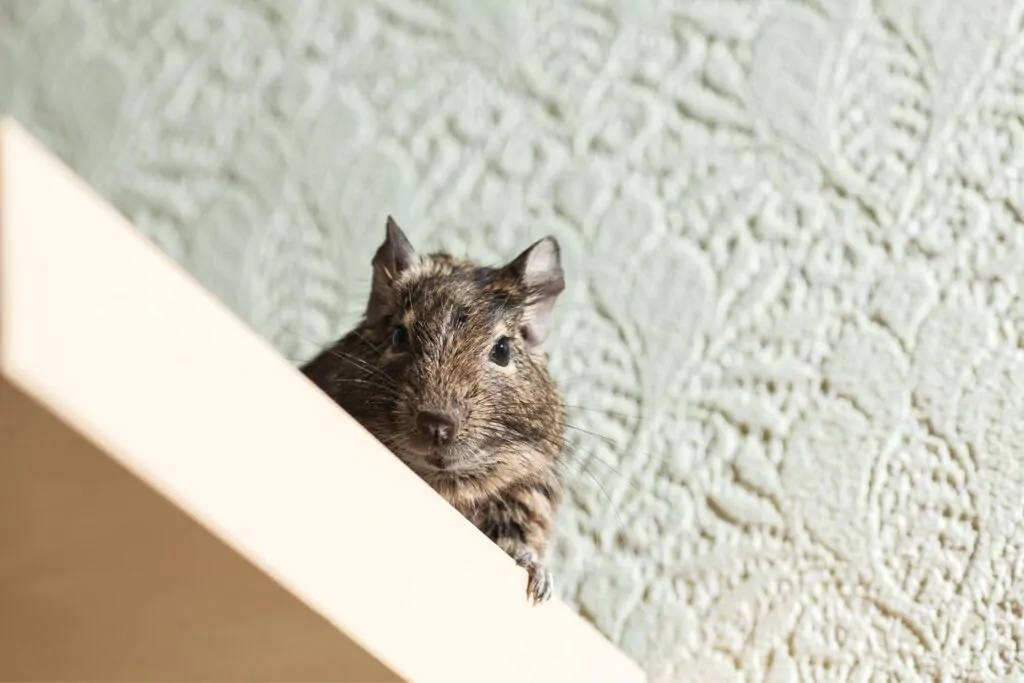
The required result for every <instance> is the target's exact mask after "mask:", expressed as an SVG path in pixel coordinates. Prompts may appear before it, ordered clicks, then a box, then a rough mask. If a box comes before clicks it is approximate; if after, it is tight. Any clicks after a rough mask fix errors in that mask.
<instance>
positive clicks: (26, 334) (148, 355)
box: [0, 120, 644, 683]
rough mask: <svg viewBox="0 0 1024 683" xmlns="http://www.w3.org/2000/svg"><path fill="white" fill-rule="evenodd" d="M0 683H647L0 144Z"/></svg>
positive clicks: (38, 162)
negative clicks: (537, 599) (530, 593)
mask: <svg viewBox="0 0 1024 683" xmlns="http://www.w3.org/2000/svg"><path fill="white" fill-rule="evenodd" d="M0 374H2V377H0V679H4V680H136V681H138V680H338V681H378V680H380V681H391V680H411V681H438V682H442V681H443V682H445V683H448V682H452V681H472V682H474V683H486V682H490V681H502V680H507V681H517V682H519V681H523V682H527V681H557V682H559V683H567V682H571V681H586V682H588V683H589V682H592V681H629V682H632V681H642V680H644V676H643V674H642V673H641V671H640V670H639V669H638V667H637V666H636V665H635V664H634V663H633V662H631V661H630V660H629V659H627V658H626V657H625V656H624V655H623V654H622V653H620V652H619V651H618V650H616V649H615V648H614V647H613V646H612V645H611V644H610V643H608V642H607V641H606V640H605V639H604V638H603V637H602V636H601V635H600V634H599V633H597V632H596V631H595V630H594V629H593V628H592V627H591V626H589V625H588V624H587V623H586V622H584V621H583V620H582V619H580V618H579V617H577V616H576V615H575V614H574V613H573V612H572V611H571V610H570V609H568V608H567V607H566V606H565V605H563V604H561V603H559V602H557V601H554V602H552V603H549V604H546V605H542V606H540V607H534V606H532V605H531V604H530V603H528V601H527V600H526V596H525V585H526V575H525V573H524V572H523V571H522V570H521V569H519V568H518V567H516V566H515V565H514V563H513V562H512V561H511V560H509V559H508V558H507V557H506V556H505V555H504V553H502V552H501V550H499V549H498V548H497V547H496V546H494V545H493V544H492V543H490V542H489V541H488V540H487V539H486V538H485V537H484V536H483V535H482V534H480V533H479V532H477V530H476V529H474V528H473V527H472V526H471V525H470V524H469V523H468V522H467V521H466V520H464V519H463V518H462V517H461V515H459V514H458V513H457V512H456V511H455V510H454V509H452V508H451V507H449V506H448V505H447V504H446V503H445V502H444V501H443V500H441V499H440V498H439V497H438V496H436V495H435V494H434V493H433V492H432V491H431V490H430V489H429V488H428V487H427V486H426V485H425V484H424V483H423V482H421V481H420V480H419V479H418V478H417V477H416V476H415V475H413V474H412V473H411V472H410V471H409V470H407V469H406V468H405V467H404V466H403V465H401V464H400V463H399V462H398V461H397V460H396V459H395V458H394V457H393V456H391V455H390V453H388V452H387V450H385V448H384V447H383V446H381V445H380V444H379V443H378V442H377V441H376V440H375V439H373V437H372V436H370V435H369V434H368V433H367V432H365V431H364V430H363V429H362V428H361V427H360V426H359V425H358V424H356V423H355V421H354V420H352V419H351V418H350V417H349V416H348V415H347V414H345V413H344V412H343V411H341V410H340V409H339V408H337V407H336V406H335V405H334V404H333V403H332V402H331V401H329V400H328V399H327V398H326V397H324V396H323V395H322V394H321V393H320V392H319V391H318V390H316V389H315V388H314V387H313V386H312V385H311V384H310V383H309V382H307V381H306V379H305V378H304V377H302V375H301V374H300V373H299V372H298V371H297V370H295V369H294V368H293V367H292V366H291V365H290V364H288V362H287V361H285V360H284V359H283V358H281V357H280V356H279V355H278V354H277V353H276V352H275V351H274V350H273V349H272V348H271V347H270V346H269V345H268V344H266V343H264V342H263V341H262V340H260V339H259V338H257V337H256V335H254V334H253V333H252V332H251V331H250V330H249V329H248V328H247V327H246V326H245V325H244V324H243V323H242V322H240V321H239V320H237V319H236V318H235V317H234V316H233V315H232V314H231V313H229V312H228V311H227V309H226V308H225V307H224V306H223V305H221V304H220V303H219V302H218V301H217V300H215V299H214V298H213V297H212V296H211V295H209V294H208V293H207V292H205V291H204V290H202V288H201V287H199V285H198V284H196V283H195V282H194V281H193V280H192V279H191V278H190V277H189V276H188V275H187V274H186V273H185V272H184V271H183V270H182V269H180V268H179V267H177V266H176V265H175V264H173V263H172V262H171V261H170V260H169V259H167V258H166V257H165V256H164V255H163V254H161V253H160V252H159V251H158V250H157V249H156V248H154V247H153V246H152V245H150V244H149V243H148V242H147V241H146V240H145V239H143V238H142V237H141V236H140V235H139V234H138V233H137V232H136V230H134V228H133V227H132V226H131V225H130V224H128V222H127V221H126V220H125V219H124V218H123V217H121V216H120V215H119V214H118V213H116V212H115V211H114V210H113V209H112V208H110V207H109V206H108V205H107V204H106V203H105V202H103V201H102V200H101V199H99V198H98V197H97V196H96V195H95V194H94V193H93V192H92V191H90V190H89V189H88V188H87V187H86V186H85V185H84V183H83V182H82V181H81V180H79V179H78V178H76V177H75V176H74V174H72V173H71V172H70V171H69V170H68V169H66V168H65V167H64V166H63V165H62V164H60V163H59V162H58V161H57V160H56V159H55V158H54V157H53V155H51V154H50V153H49V152H48V151H46V150H45V149H43V148H42V147H41V146H40V145H38V144H37V143H36V142H35V141H34V140H32V139H31V138H30V137H29V136H28V135H27V134H26V133H25V132H24V131H23V130H22V129H21V128H20V127H19V126H18V125H17V124H15V123H14V122H13V121H11V120H6V121H4V122H3V123H2V124H0Z"/></svg>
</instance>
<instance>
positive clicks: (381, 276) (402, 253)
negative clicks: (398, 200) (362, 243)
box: [367, 216, 420, 311]
mask: <svg viewBox="0 0 1024 683" xmlns="http://www.w3.org/2000/svg"><path fill="white" fill-rule="evenodd" d="M385 233H386V235H385V238H384V243H383V244H382V245H380V247H379V248H378V249H377V252H376V253H375V254H374V255H373V283H372V285H371V289H370V301H369V304H368V308H367V310H368V311H372V310H374V309H375V308H377V307H379V306H380V305H381V304H382V303H383V302H384V301H386V300H387V299H388V297H389V295H390V293H391V290H392V286H393V284H394V281H395V280H397V279H398V277H399V276H400V275H401V274H402V273H403V272H405V271H406V270H408V269H409V268H412V267H413V266H415V265H416V264H417V263H419V260H420V257H419V256H418V255H417V254H416V250H415V249H413V247H412V243H410V242H409V238H408V237H406V236H405V233H404V232H402V229H401V228H400V227H398V223H396V222H395V219H393V218H392V217H391V216H388V220H387V224H386V226H385Z"/></svg>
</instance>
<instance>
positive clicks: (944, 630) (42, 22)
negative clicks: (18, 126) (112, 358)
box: [0, 0, 1024, 681]
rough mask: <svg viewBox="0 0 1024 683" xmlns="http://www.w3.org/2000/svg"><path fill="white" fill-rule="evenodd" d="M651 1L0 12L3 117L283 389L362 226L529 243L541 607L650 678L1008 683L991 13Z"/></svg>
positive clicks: (1006, 313)
mask: <svg viewBox="0 0 1024 683" xmlns="http://www.w3.org/2000/svg"><path fill="white" fill-rule="evenodd" d="M670 4H672V3H665V2H657V0H646V1H639V2H638V1H636V0H606V1H605V2H597V1H592V2H543V1H540V0H524V1H523V2H502V1H500V0H486V1H482V0H421V1H419V2H416V1H414V0H372V1H371V0H358V1H357V0H353V1H351V2H330V1H327V0H322V1H316V0H305V1H302V2H287V3H286V2H270V1H259V2H257V1H249V2H243V1H241V0H232V1H229V0H225V1H220V2H208V1H207V0H178V1H176V2H173V3H164V2H158V1H156V0H120V1H114V0H110V1H107V2H103V3H99V2H85V1H75V2H72V1H53V0H5V1H4V2H3V3H2V4H0V110H3V111H6V112H11V113H13V114H14V115H15V116H16V117H17V118H19V120H21V121H22V122H23V123H24V124H25V125H26V126H27V127H28V128H29V129H30V130H31V131H32V132H33V133H34V134H35V135H37V136H39V137H40V138H41V139H42V140H43V141H44V142H46V143H47V144H49V145H50V146H52V147H53V148H54V149H55V150H56V151H57V152H58V153H59V154H60V155H61V156H62V157H63V158H64V159H66V160H67V161H68V162H69V163H70V164H71V165H72V166H73V167H74V168H75V170H76V171H78V172H79V173H80V174H81V175H83V176H84V177H85V178H86V179H87V180H88V181H89V182H90V183H92V184H93V185H94V186H95V187H96V188H97V189H98V190H99V191H100V192H101V193H102V194H104V195H105V196H106V197H108V198H109V199H110V200H112V201H113V202H114V204H115V205H116V206H117V207H118V208H119V209H121V210H122V211H123V212H124V213H125V214H127V215H128V216H129V217H130V218H131V219H132V220H133V221H134V222H135V223H136V224H137V225H138V226H139V227H140V228H141V229H142V230H143V231H144V232H145V233H146V234H147V235H148V236H149V237H151V238H152V239H153V240H154V241H155V242H156V243H157V244H159V245H160V247H162V248H163V249H164V250H165V251H166V252H167V253H169V254H170V255H171V256H173V257H174V258H175V259H177V260H178V261H179V262H181V263H183V264H184V265H185V266H186V267H187V268H188V269H189V270H190V271H191V272H192V273H194V274H195V275H196V276H197V277H198V278H199V279H200V280H201V281H202V282H203V283H204V284H205V285H206V286H207V287H208V288H210V289H211V290H212V291H213V292H214V293H215V294H217V295H218V296H219V297H221V298H222V299H223V300H225V301H226V302H227V303H228V304H229V305H230V306H231V307H232V308H233V309H234V310H235V311H236V312H237V313H238V314H239V315H240V316H242V317H243V318H244V319H245V320H246V321H247V322H248V323H249V324H251V325H252V326H253V327H254V328H255V329H256V330H257V331H258V332H259V333H260V334H262V335H264V336H265V337H266V338H268V339H270V340H271V341H272V342H273V343H274V344H275V345H276V346H277V347H278V348H279V349H280V350H281V352H282V353H283V354H285V355H286V356H288V357H289V358H291V359H293V360H296V361H297V360H300V359H303V358H305V357H307V356H309V355H310V354H311V353H312V352H313V351H314V350H315V348H316V346H317V345H318V344H320V343H323V342H326V341H327V340H328V339H330V338H331V337H332V336H334V335H337V334H338V333H340V332H341V331H343V330H344V329H346V327H347V326H348V325H350V324H351V323H352V322H353V321H354V320H355V318H356V316H357V315H358V312H359V309H360V308H361V307H362V305H363V302H364V297H365V294H366V290H367V287H368V283H369V259H370V257H371V255H372V252H373V249H374V248H375V247H376V246H377V244H378V243H379V242H380V241H381V239H382V237H383V226H384V217H385V216H386V215H387V214H388V213H391V214H393V215H394V216H395V217H396V218H397V219H398V221H399V222H400V223H401V224H403V227H405V228H406V231H407V233H408V234H409V235H410V237H411V238H412V239H413V241H414V242H415V243H416V244H417V245H418V246H420V247H421V248H424V249H434V248H439V247H445V248H450V249H453V250H456V251H459V252H462V253H468V254H471V255H473V256H475V257H478V258H480V259H482V260H485V261H498V260H504V259H507V258H511V257H512V256H514V255H515V254H516V253H518V251H520V250H521V249H522V248H524V247H525V246H526V245H528V244H529V243H530V242H532V241H533V240H535V239H537V238H538V237H540V236H541V235H543V234H546V233H548V232H551V233H554V234H556V235H557V236H558V237H559V239H560V240H561V241H562V244H563V248H564V250H565V254H566V259H567V263H566V266H567V270H568V273H569V278H570V287H569V290H568V291H567V293H566V295H565V297H564V299H563V301H562V302H561V304H560V310H559V318H558V331H557V338H556V339H554V340H553V342H552V343H551V354H552V363H553V369H554V372H555V374H556V376H557V378H558V379H559V380H560V382H561V383H562V385H563V387H564V389H565V393H566V395H567V402H568V403H569V404H570V405H571V406H574V407H573V408H572V409H571V419H570V422H571V423H572V424H573V426H574V427H575V429H571V430H570V436H571V438H572V448H571V449H570V452H569V453H568V454H567V457H566V467H565V479H566V485H567V488H568V490H569V495H568V503H567V505H566V507H565V509H564V510H563V512H562V515H561V518H560V529H559V534H560V535H559V538H558V541H557V543H556V547H555V549H554V564H555V568H556V570H557V574H556V582H557V588H558V592H559V593H560V595H561V596H562V597H563V598H564V599H566V600H567V601H569V602H570V604H573V605H575V606H576V607H577V608H578V609H579V610H580V611H581V612H582V613H583V614H584V615H585V616H587V617H588V618H590V619H592V620H593V621H594V622H595V623H596V624H597V625H598V626H599V627H600V628H601V629H602V630H603V631H604V632H605V633H606V634H608V635H609V636H610V637H611V638H612V639H613V640H615V641H616V642H618V643H619V644H620V645H621V646H622V647H623V649H625V650H626V651H627V652H628V653H629V654H631V655H632V656H634V657H635V658H636V659H637V660H638V661H640V662H642V663H643V664H644V665H645V667H646V668H647V669H648V671H649V672H650V673H651V675H652V679H654V680H664V681H686V680H704V681H710V680H723V681H728V680H736V681H748V680H749V681H761V680H771V681H790V680H799V679H804V680H821V681H826V680H919V679H927V680H933V679H935V680H938V679H939V678H940V674H942V673H944V674H945V675H946V676H948V677H949V678H951V679H960V680H1006V679H1008V678H1012V676H1013V675H1016V676H1024V459H1022V453H1024V298H1022V289H1024V124H1022V121H1024V77H1022V74H1024V41H1022V40H1021V35H1022V29H1024V26H1022V21H1024V14H1022V13H1024V8H1022V7H1021V4H1020V3H1014V2H1009V1H1007V2H999V1H997V0H979V1H977V2H970V3H968V2H966V1H964V0H916V1H915V0H876V1H875V2H861V1H857V0H850V1H842V0H816V1H810V2H797V1H796V0H791V1H784V0H765V1H764V2H740V1H733V0H723V1H714V0H693V1H690V2H679V3H675V5H674V6H673V7H669V5H670ZM59 248H60V245H54V249H59ZM68 343H69V344H73V343H74V334H73V330H71V331H69V336H68Z"/></svg>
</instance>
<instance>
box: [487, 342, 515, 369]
mask: <svg viewBox="0 0 1024 683" xmlns="http://www.w3.org/2000/svg"><path fill="white" fill-rule="evenodd" d="M511 359H512V344H511V343H510V342H509V340H508V337H502V338H501V339H499V340H498V341H497V342H495V344H494V346H493V347H492V348H491V362H493V363H495V364H497V365H500V366H501V367H505V366H506V365H508V362H509V360H511Z"/></svg>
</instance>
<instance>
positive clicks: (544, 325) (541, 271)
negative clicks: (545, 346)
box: [506, 235, 565, 347]
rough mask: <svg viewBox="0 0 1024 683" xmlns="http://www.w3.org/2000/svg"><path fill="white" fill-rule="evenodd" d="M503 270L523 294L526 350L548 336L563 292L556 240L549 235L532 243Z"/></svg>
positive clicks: (563, 279)
mask: <svg viewBox="0 0 1024 683" xmlns="http://www.w3.org/2000/svg"><path fill="white" fill-rule="evenodd" d="M506 268H507V269H508V270H509V271H510V272H511V273H512V274H513V276H514V277H515V278H516V280H517V281H518V283H519V286H520V287H522V288H523V289H524V290H525V293H526V315H525V316H524V320H523V338H524V339H525V340H526V343H527V345H529V346H530V347H534V346H537V345H538V344H541V343H543V342H544V340H545V339H547V338H548V335H549V334H550V333H551V324H552V319H553V318H554V310H555V301H556V300H557V299H558V295H559V294H561V293H562V291H563V290H564V289H565V274H564V273H563V271H562V252H561V249H560V247H559V246H558V240H556V239H555V238H554V237H552V236H550V235H549V236H547V237H545V238H543V239H541V240H538V241H536V242H534V243H533V244H532V245H530V246H529V247H528V248H527V249H526V251H524V252H523V253H522V254H520V255H519V256H517V257H516V258H515V260H514V261H512V262H511V263H510V264H508V266H506Z"/></svg>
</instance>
